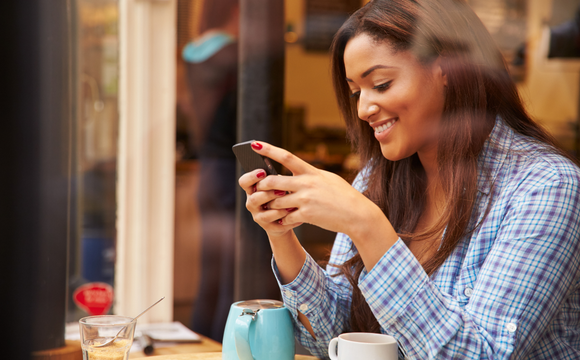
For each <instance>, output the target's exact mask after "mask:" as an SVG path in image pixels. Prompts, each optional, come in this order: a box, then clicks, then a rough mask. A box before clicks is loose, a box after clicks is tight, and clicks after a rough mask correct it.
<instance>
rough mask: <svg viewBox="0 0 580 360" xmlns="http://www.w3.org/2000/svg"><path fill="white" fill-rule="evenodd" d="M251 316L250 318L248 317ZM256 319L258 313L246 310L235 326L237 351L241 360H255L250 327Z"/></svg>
mask: <svg viewBox="0 0 580 360" xmlns="http://www.w3.org/2000/svg"><path fill="white" fill-rule="evenodd" d="M248 315H250V316H248ZM255 318H256V313H254V312H253V311H251V310H248V309H244V311H243V312H242V314H241V315H240V316H238V318H237V319H236V324H235V326H234V340H235V344H236V351H237V353H238V358H240V360H254V357H253V356H252V349H250V336H249V334H250V325H251V324H252V321H254V320H255Z"/></svg>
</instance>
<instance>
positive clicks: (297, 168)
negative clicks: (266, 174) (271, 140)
mask: <svg viewBox="0 0 580 360" xmlns="http://www.w3.org/2000/svg"><path fill="white" fill-rule="evenodd" d="M252 149H254V151H255V152H257V153H258V154H260V155H264V156H267V157H269V158H270V159H272V160H274V161H276V162H278V163H280V164H281V165H283V166H284V167H286V169H288V170H290V171H291V172H292V174H294V175H299V174H305V173H308V172H311V171H312V170H313V169H316V168H315V167H313V166H312V165H310V164H308V163H307V162H305V161H304V160H302V159H300V158H299V157H297V156H295V155H293V154H292V153H290V152H289V151H286V150H284V149H281V148H279V147H276V146H273V145H270V144H268V143H266V142H263V141H255V142H253V143H252Z"/></svg>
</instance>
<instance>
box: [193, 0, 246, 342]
mask: <svg viewBox="0 0 580 360" xmlns="http://www.w3.org/2000/svg"><path fill="white" fill-rule="evenodd" d="M199 33H200V35H199V37H198V38H197V39H194V40H193V41H191V42H190V43H188V44H187V45H186V46H185V47H184V48H183V52H182V56H183V60H184V61H185V62H186V64H187V77H188V80H187V82H188V87H189V90H190V93H191V106H192V108H193V114H194V116H193V118H192V119H191V123H190V124H189V125H188V129H189V133H190V135H189V138H190V139H193V141H191V144H192V145H191V146H193V147H194V149H191V150H190V151H191V152H192V153H196V154H197V155H198V159H199V163H200V170H199V172H200V179H199V184H200V185H199V189H198V199H197V201H198V206H199V211H200V216H201V280H200V287H199V291H198V295H197V299H196V300H195V301H194V307H193V314H192V319H191V328H192V330H193V331H196V332H198V333H200V334H203V335H206V336H208V337H210V338H212V339H214V340H216V341H219V342H221V341H222V337H223V331H224V327H225V323H226V318H227V315H228V312H229V307H230V305H231V304H232V302H233V292H234V237H235V229H234V223H235V201H236V186H237V183H236V160H235V157H234V154H233V152H232V146H233V145H234V144H235V141H236V109H237V86H238V85H237V84H238V83H237V78H238V71H237V70H238V44H237V37H238V33H239V5H238V0H211V1H204V2H203V10H202V15H201V17H200V32H199Z"/></svg>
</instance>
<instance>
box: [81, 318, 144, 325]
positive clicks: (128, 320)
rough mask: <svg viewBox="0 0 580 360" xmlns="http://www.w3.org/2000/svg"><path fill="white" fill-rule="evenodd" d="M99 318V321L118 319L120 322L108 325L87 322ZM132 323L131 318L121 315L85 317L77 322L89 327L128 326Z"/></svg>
mask: <svg viewBox="0 0 580 360" xmlns="http://www.w3.org/2000/svg"><path fill="white" fill-rule="evenodd" d="M99 318H100V319H103V318H119V319H120V320H121V321H120V322H115V323H108V324H99V323H92V322H89V320H91V319H99ZM132 321H133V318H130V317H128V316H122V315H91V316H85V317H83V318H81V319H80V320H79V324H82V325H90V326H128V325H130V324H131V322H132Z"/></svg>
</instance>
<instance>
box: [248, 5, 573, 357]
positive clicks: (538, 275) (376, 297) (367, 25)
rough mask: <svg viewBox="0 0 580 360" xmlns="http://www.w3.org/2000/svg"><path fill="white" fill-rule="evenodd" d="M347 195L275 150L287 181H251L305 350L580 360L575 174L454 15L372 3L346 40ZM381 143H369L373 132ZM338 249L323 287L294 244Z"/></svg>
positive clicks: (486, 44)
mask: <svg viewBox="0 0 580 360" xmlns="http://www.w3.org/2000/svg"><path fill="white" fill-rule="evenodd" d="M332 72H333V80H334V86H335V90H336V94H337V98H338V103H339V106H340V108H341V111H342V114H343V116H344V118H345V120H346V123H347V130H348V132H349V135H350V138H351V140H352V142H353V144H354V146H355V149H356V150H357V152H358V153H359V154H360V156H361V158H362V160H363V162H362V163H363V164H366V166H365V167H364V169H363V170H362V171H361V172H360V173H359V175H358V176H357V178H356V179H355V181H354V183H353V185H352V186H350V185H349V184H347V183H346V182H345V181H343V180H342V179H341V178H339V177H338V176H336V175H333V174H330V173H327V172H324V171H321V170H318V169H315V168H313V167H312V166H309V165H308V164H306V163H304V162H303V161H301V160H300V159H298V158H297V157H295V156H293V155H292V154H289V153H288V152H286V151H284V150H282V149H279V148H276V147H273V146H271V145H269V144H266V143H263V142H256V143H254V144H253V147H254V150H255V151H256V152H258V153H260V154H262V155H265V156H268V157H270V158H272V159H274V160H276V161H278V162H280V163H282V164H283V165H284V166H285V167H286V168H288V169H289V170H290V171H292V173H293V176H268V177H266V174H265V173H264V172H263V171H261V170H256V171H253V172H250V173H247V174H244V175H243V176H242V177H241V178H240V179H239V183H240V185H241V187H242V188H243V189H244V190H245V191H246V193H247V204H246V205H247V208H248V210H249V211H250V212H251V213H252V214H253V217H254V219H255V221H256V222H257V223H258V224H260V225H261V226H262V227H263V228H264V229H265V230H266V232H267V233H268V236H269V240H270V244H271V247H272V251H273V254H274V265H273V267H274V272H275V274H276V276H277V278H278V281H279V283H280V286H281V289H282V296H283V299H284V302H285V304H286V305H287V307H288V308H289V309H290V311H291V313H292V314H293V316H294V318H295V319H296V329H297V331H296V333H297V337H298V339H299V340H300V342H301V343H302V344H304V345H305V346H306V347H307V348H308V349H309V350H310V351H311V352H312V353H313V354H315V355H317V356H319V357H327V356H328V355H327V346H328V342H329V341H330V339H331V338H333V337H335V336H337V335H338V334H340V333H342V332H348V331H373V332H378V331H380V332H383V333H386V334H390V335H392V336H394V337H395V338H396V339H397V341H398V342H399V349H400V354H401V356H405V357H406V358H409V359H431V358H440V359H447V358H465V359H491V358H493V359H507V358H531V359H543V358H546V359H547V358H550V359H556V358H557V359H578V358H580V333H579V331H578V328H579V326H580V315H579V314H580V292H579V278H580V271H579V263H580V242H579V241H578V238H579V235H580V234H579V230H580V220H579V219H580V217H579V216H580V208H579V206H578V205H577V204H580V191H579V187H578V185H579V183H580V171H579V169H578V167H577V166H576V165H575V164H574V161H573V160H572V159H570V158H569V157H568V156H567V155H566V154H565V153H564V152H563V151H561V150H558V149H557V147H556V146H555V145H554V141H553V140H552V139H551V137H550V136H548V135H547V134H546V133H545V132H544V131H543V130H542V129H541V128H540V127H538V125H536V124H535V123H534V122H533V121H532V120H531V119H530V118H529V116H528V115H527V114H526V112H525V110H524V108H523V106H522V103H521V101H520V99H519V97H518V94H517V91H516V88H515V86H514V84H513V83H512V81H511V80H510V78H509V75H508V72H507V70H506V66H505V64H504V62H503V59H502V57H501V54H500V52H499V51H498V50H497V48H496V47H495V45H494V44H493V41H492V39H491V37H490V35H489V33H488V32H487V31H486V30H485V28H484V26H483V25H482V23H481V22H480V21H479V19H478V18H477V16H476V15H475V14H474V13H473V12H472V11H471V9H469V7H468V6H467V5H465V3H464V2H463V1H458V0H430V1H427V0H422V1H417V0H415V1H413V0H389V1H387V0H383V1H371V2H370V3H368V4H367V5H366V6H365V7H363V8H362V9H360V10H359V11H357V12H356V13H355V14H353V15H352V16H351V18H350V19H349V20H348V21H347V22H346V23H345V24H344V25H343V27H342V28H341V29H340V30H339V32H338V33H337V35H336V37H335V40H334V43H333V47H332ZM369 125H370V126H369ZM304 222H307V223H311V224H314V225H317V226H320V227H323V228H325V229H328V230H331V231H336V232H338V235H337V238H336V241H335V244H334V247H333V250H332V254H331V258H330V264H329V266H328V267H327V269H326V270H323V269H321V268H320V267H319V266H318V265H317V264H316V263H315V262H314V261H313V260H312V258H311V257H310V256H309V255H308V254H306V253H305V252H304V250H303V249H302V247H301V245H300V243H299V241H298V239H297V238H296V236H295V235H294V232H293V230H292V229H293V228H294V227H296V226H298V225H299V224H301V223H304Z"/></svg>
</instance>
